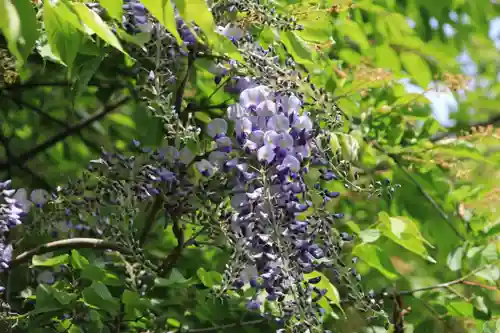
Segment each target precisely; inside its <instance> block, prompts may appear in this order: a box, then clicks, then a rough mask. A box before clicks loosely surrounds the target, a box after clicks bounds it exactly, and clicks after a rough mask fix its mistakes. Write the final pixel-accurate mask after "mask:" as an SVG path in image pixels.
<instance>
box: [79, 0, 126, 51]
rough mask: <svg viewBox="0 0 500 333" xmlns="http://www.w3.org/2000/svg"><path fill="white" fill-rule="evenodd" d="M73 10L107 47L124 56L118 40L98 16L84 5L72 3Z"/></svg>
mask: <svg viewBox="0 0 500 333" xmlns="http://www.w3.org/2000/svg"><path fill="white" fill-rule="evenodd" d="M73 8H74V10H75V12H76V13H77V14H78V16H79V17H80V19H81V20H82V22H83V23H85V25H87V27H89V28H90V29H91V30H92V31H94V32H95V33H96V35H97V36H99V37H101V38H102V39H103V40H104V41H105V42H107V43H108V44H109V45H111V46H113V47H114V48H116V49H118V50H120V51H122V52H123V53H125V54H126V52H125V51H124V50H123V48H122V45H121V44H120V41H119V40H118V38H117V37H116V36H115V34H113V32H112V31H111V30H110V29H109V27H108V25H107V24H106V23H105V22H104V21H103V20H102V19H101V17H100V16H99V15H97V14H96V13H94V12H93V11H92V10H90V9H89V8H88V7H87V6H86V5H85V4H84V3H73Z"/></svg>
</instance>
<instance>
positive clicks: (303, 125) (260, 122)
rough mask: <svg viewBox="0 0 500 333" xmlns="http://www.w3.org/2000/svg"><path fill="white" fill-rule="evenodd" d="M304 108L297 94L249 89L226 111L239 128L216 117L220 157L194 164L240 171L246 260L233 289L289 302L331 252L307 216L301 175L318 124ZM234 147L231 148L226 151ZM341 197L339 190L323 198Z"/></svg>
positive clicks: (238, 196) (255, 303)
mask: <svg viewBox="0 0 500 333" xmlns="http://www.w3.org/2000/svg"><path fill="white" fill-rule="evenodd" d="M301 106H302V102H301V100H300V99H299V98H298V97H297V96H295V95H294V94H289V95H278V94H275V93H274V92H273V91H271V89H270V88H269V87H267V86H263V85H255V86H250V87H248V88H246V89H244V90H243V91H242V92H241V94H240V96H239V103H237V104H234V105H231V106H230V107H229V108H228V110H227V117H228V118H229V119H230V120H231V121H233V122H234V132H233V133H232V134H229V133H228V128H229V126H228V124H227V122H226V121H225V120H223V119H214V120H213V121H212V122H211V123H210V124H209V125H208V127H207V134H208V135H209V136H210V137H211V138H212V139H213V140H214V146H215V151H214V152H212V154H214V153H217V154H218V156H219V158H218V161H217V163H215V162H213V161H212V160H203V161H201V162H199V163H198V164H197V167H198V170H199V171H200V173H202V174H203V175H205V176H212V175H213V174H214V173H215V172H217V171H218V170H220V171H221V172H226V173H228V172H229V173H230V174H231V175H234V176H235V178H236V181H235V186H234V188H233V195H232V197H231V201H230V202H231V207H232V209H233V210H234V214H233V216H232V219H231V229H232V232H233V236H234V238H235V239H236V240H237V241H238V242H240V243H241V242H242V243H243V244H244V245H243V247H244V250H245V252H246V256H247V259H248V260H247V263H246V267H247V268H246V269H245V271H244V273H242V275H240V276H237V277H236V280H235V281H234V283H233V286H234V287H235V288H242V287H244V286H245V284H247V283H248V284H249V285H250V286H251V287H253V288H256V289H257V290H258V291H259V293H257V294H258V295H265V296H264V297H266V299H267V300H268V301H275V300H284V299H285V296H286V294H288V293H290V292H296V291H297V290H295V291H294V288H295V289H296V288H297V283H298V282H300V281H302V280H303V274H304V273H309V272H311V271H313V270H314V269H315V268H317V267H318V266H319V265H320V263H321V259H322V258H323V257H324V256H325V253H326V249H325V248H324V244H322V243H320V242H316V241H315V237H316V235H315V233H314V231H313V230H312V227H311V225H310V221H309V219H308V214H307V212H308V211H310V210H312V203H311V201H310V198H309V195H308V190H309V189H308V186H307V185H306V183H305V181H304V176H305V175H306V174H307V172H308V164H309V162H310V159H311V157H313V155H314V153H315V150H316V146H315V145H314V143H313V137H314V135H313V123H312V121H311V119H310V118H309V116H308V115H307V114H305V113H301ZM221 140H224V144H221V143H220V142H221ZM229 144H231V148H232V149H233V150H234V151H233V153H231V149H227V148H228V147H230V146H229ZM232 155H234V156H232ZM336 196H338V194H337V193H336V192H328V193H327V194H325V195H324V197H325V198H328V199H330V198H334V197H336ZM328 199H325V200H328ZM248 275H251V276H248ZM321 295H322V294H321V292H320V293H319V298H321ZM287 302H293V301H290V300H287ZM260 304H261V300H259V299H257V298H252V299H251V300H249V303H248V306H247V307H248V308H249V309H251V310H256V309H258V308H259V307H260ZM295 305H296V304H295Z"/></svg>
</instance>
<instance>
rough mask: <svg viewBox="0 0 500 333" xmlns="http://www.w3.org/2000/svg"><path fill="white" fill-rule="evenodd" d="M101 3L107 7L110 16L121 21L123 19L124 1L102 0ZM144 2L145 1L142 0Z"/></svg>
mask: <svg viewBox="0 0 500 333" xmlns="http://www.w3.org/2000/svg"><path fill="white" fill-rule="evenodd" d="M99 2H100V3H101V5H102V6H103V7H104V8H106V11H107V12H108V14H109V16H111V17H112V18H114V19H117V20H119V21H121V20H122V12H123V7H122V6H123V1H122V0H100V1H99ZM141 2H142V3H144V2H145V1H144V0H142V1H141Z"/></svg>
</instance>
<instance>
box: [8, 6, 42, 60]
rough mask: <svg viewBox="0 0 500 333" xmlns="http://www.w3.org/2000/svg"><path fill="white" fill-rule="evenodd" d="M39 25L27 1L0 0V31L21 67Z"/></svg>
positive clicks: (31, 46) (35, 36)
mask: <svg viewBox="0 0 500 333" xmlns="http://www.w3.org/2000/svg"><path fill="white" fill-rule="evenodd" d="M38 28H39V23H38V20H37V19H36V14H35V10H34V8H33V5H32V4H31V1H29V0H16V1H14V2H11V1H10V0H0V30H1V31H2V32H3V34H4V36H5V37H6V39H7V45H8V48H9V50H10V52H12V54H13V55H14V56H15V57H16V58H17V60H18V65H19V66H21V65H22V64H23V63H24V61H25V60H26V59H27V58H28V56H29V54H30V53H31V51H32V50H33V47H34V46H35V42H36V40H37V38H38V34H39V33H38Z"/></svg>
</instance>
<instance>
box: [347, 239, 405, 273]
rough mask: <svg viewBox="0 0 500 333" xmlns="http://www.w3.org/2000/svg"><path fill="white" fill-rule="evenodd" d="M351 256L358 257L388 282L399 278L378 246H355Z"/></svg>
mask: <svg viewBox="0 0 500 333" xmlns="http://www.w3.org/2000/svg"><path fill="white" fill-rule="evenodd" d="M352 254H353V255H355V256H357V257H359V259H361V260H363V261H364V262H365V263H367V264H368V265H369V266H371V267H373V268H375V269H376V270H378V271H379V272H380V273H382V274H383V275H384V276H386V277H387V278H388V279H389V280H396V279H398V278H399V274H398V272H397V271H396V270H395V269H394V266H393V265H392V263H391V261H390V260H389V258H388V257H387V255H386V254H385V252H383V251H382V250H381V249H380V248H379V247H378V246H376V245H374V244H360V245H357V246H356V247H355V248H354V250H353V251H352Z"/></svg>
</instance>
